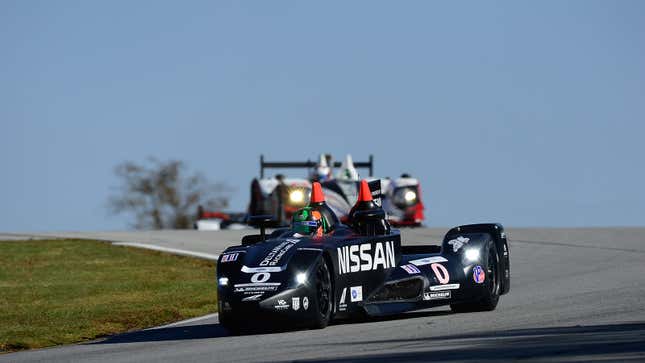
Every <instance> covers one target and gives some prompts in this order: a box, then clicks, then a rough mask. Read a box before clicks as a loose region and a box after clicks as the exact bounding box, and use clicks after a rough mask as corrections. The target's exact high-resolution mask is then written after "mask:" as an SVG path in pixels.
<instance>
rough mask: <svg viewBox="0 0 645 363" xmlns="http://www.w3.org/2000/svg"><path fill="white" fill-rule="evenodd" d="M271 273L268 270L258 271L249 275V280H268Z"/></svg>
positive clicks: (259, 281)
mask: <svg viewBox="0 0 645 363" xmlns="http://www.w3.org/2000/svg"><path fill="white" fill-rule="evenodd" d="M270 277H271V274H270V273H268V272H258V273H256V274H254V275H253V276H251V282H256V283H261V282H267V281H269V278H270Z"/></svg>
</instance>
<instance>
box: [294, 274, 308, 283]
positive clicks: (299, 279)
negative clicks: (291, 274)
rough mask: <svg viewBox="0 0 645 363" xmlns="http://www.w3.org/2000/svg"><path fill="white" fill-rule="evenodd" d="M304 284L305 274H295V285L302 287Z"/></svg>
mask: <svg viewBox="0 0 645 363" xmlns="http://www.w3.org/2000/svg"><path fill="white" fill-rule="evenodd" d="M305 282H307V274H306V273H304V272H299V273H297V274H296V283H297V284H298V285H303V284H304V283H305Z"/></svg>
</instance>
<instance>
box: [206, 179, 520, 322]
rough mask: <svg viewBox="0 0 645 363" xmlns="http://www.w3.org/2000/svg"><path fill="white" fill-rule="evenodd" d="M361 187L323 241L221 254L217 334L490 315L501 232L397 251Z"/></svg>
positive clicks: (502, 270) (501, 272) (505, 269)
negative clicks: (436, 312) (421, 313)
mask: <svg viewBox="0 0 645 363" xmlns="http://www.w3.org/2000/svg"><path fill="white" fill-rule="evenodd" d="M316 184H318V183H317V182H315V183H314V185H313V190H314V192H315V193H320V192H316V189H317V188H319V189H320V186H319V185H318V186H317V185H316ZM367 185H368V183H367V182H366V181H365V182H362V183H361V187H360V192H359V197H358V200H357V202H356V204H355V205H354V208H352V211H350V214H349V217H350V219H349V221H348V224H344V223H340V222H333V223H332V225H331V226H330V229H329V231H328V233H326V234H324V235H322V236H320V235H306V234H305V235H303V234H301V233H297V232H294V229H292V228H280V229H276V230H275V231H273V232H272V233H271V234H269V235H265V234H264V233H261V234H260V235H248V236H245V237H244V238H243V239H242V244H241V245H237V246H232V247H229V248H228V249H226V250H225V251H224V252H223V253H222V254H221V256H220V258H219V261H218V263H217V276H218V282H219V284H218V307H219V316H220V322H221V324H223V325H224V326H225V327H227V328H229V329H231V330H233V331H236V330H240V329H244V328H248V327H255V326H257V325H260V324H262V325H265V326H268V327H279V326H284V325H285V324H286V325H289V326H303V327H314V328H322V327H325V326H326V325H327V324H329V322H330V321H332V320H342V319H353V318H357V317H362V316H365V315H367V316H381V315H388V314H396V313H401V312H405V311H411V310H417V309H426V308H430V307H434V306H440V305H450V307H451V308H452V309H453V310H454V311H459V312H461V311H482V310H493V309H495V307H496V306H497V303H498V300H499V298H500V295H503V294H506V293H508V292H509V289H510V256H509V252H510V251H509V248H508V243H507V238H506V233H505V231H504V228H503V227H502V225H501V224H474V225H464V226H459V227H455V228H453V229H451V230H450V231H448V233H447V234H446V235H445V237H444V239H443V242H442V243H441V244H440V245H410V246H406V245H404V244H402V243H401V242H402V241H401V234H400V232H399V230H397V229H393V228H391V227H390V225H389V223H388V222H387V220H386V219H385V213H384V211H383V210H382V208H381V207H380V206H378V205H377V204H375V203H372V199H371V193H372V192H371V191H368V192H365V190H364V189H366V188H367V187H366V186H367ZM320 190H322V189H320ZM312 199H313V197H312ZM316 200H320V198H316ZM310 208H328V206H326V204H325V203H324V202H320V203H318V204H316V205H310ZM322 214H324V213H322Z"/></svg>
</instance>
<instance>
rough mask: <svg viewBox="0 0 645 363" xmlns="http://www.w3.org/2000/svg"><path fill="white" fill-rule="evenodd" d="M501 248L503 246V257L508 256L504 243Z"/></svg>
mask: <svg viewBox="0 0 645 363" xmlns="http://www.w3.org/2000/svg"><path fill="white" fill-rule="evenodd" d="M503 246H504V256H508V249H507V248H506V243H504V244H503Z"/></svg>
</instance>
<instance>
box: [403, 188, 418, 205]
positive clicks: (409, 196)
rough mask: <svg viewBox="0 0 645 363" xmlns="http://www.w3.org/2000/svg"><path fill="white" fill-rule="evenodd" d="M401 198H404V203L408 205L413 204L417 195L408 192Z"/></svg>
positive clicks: (411, 191) (410, 191)
mask: <svg viewBox="0 0 645 363" xmlns="http://www.w3.org/2000/svg"><path fill="white" fill-rule="evenodd" d="M403 198H405V201H406V202H408V203H409V202H413V201H415V200H416V199H417V193H415V192H414V191H413V190H408V191H407V192H405V196H404V197H403Z"/></svg>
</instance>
